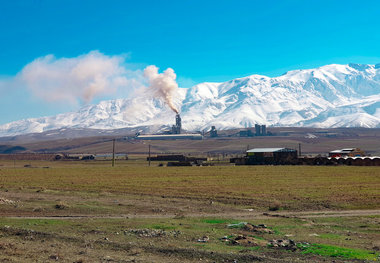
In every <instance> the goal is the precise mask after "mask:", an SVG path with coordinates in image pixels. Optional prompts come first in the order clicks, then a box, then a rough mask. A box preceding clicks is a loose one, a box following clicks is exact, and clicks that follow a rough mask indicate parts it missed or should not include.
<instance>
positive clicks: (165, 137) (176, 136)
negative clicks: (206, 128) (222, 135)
mask: <svg viewBox="0 0 380 263" xmlns="http://www.w3.org/2000/svg"><path fill="white" fill-rule="evenodd" d="M136 139H138V140H202V139H203V136H202V135H201V134H151V135H138V136H136Z"/></svg>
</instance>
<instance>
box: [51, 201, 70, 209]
mask: <svg viewBox="0 0 380 263" xmlns="http://www.w3.org/2000/svg"><path fill="white" fill-rule="evenodd" d="M54 207H55V209H60V210H62V209H67V208H69V206H68V205H67V204H66V203H64V202H59V203H58V204H56V205H55V206H54Z"/></svg>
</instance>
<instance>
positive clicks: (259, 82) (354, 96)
mask: <svg viewBox="0 0 380 263" xmlns="http://www.w3.org/2000/svg"><path fill="white" fill-rule="evenodd" d="M173 103H174V105H175V106H176V107H177V108H178V109H180V113H181V117H182V125H183V128H184V129H186V130H189V131H199V130H209V129H210V127H211V126H216V128H217V129H233V128H243V127H252V126H254V125H255V124H266V125H267V126H294V127H317V128H337V127H368V128H379V127H380V64H376V65H367V64H348V65H339V64H332V65H326V66H322V67H319V68H315V69H307V70H294V71H289V72H286V73H285V74H283V75H281V76H279V77H274V78H270V77H267V76H262V75H251V76H248V77H243V78H238V79H234V80H231V81H227V82H223V83H215V82H205V83H200V84H198V85H196V86H193V87H191V88H188V89H185V88H179V89H178V90H177V92H176V94H174V96H173ZM174 118H175V113H174V112H173V111H172V110H170V108H169V107H168V106H167V105H166V104H165V102H163V101H161V100H160V99H158V98H154V97H152V96H151V95H149V93H141V94H140V95H135V96H134V97H131V98H126V99H116V100H109V101H102V102H100V103H98V104H96V105H85V106H83V107H82V108H80V109H79V110H78V111H74V112H69V113H63V114H58V115H56V116H50V117H41V118H31V119H25V120H19V121H15V122H11V123H8V124H4V125H1V126H0V136H1V137H4V136H14V135H19V134H27V133H39V132H45V131H49V130H59V129H63V130H64V129H71V128H74V129H82V128H86V129H100V130H112V129H122V128H128V129H133V130H134V131H143V132H160V131H163V130H165V129H168V128H169V127H170V126H171V125H172V124H174V122H175V120H174Z"/></svg>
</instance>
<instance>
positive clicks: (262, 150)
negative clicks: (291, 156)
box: [247, 148, 295, 153]
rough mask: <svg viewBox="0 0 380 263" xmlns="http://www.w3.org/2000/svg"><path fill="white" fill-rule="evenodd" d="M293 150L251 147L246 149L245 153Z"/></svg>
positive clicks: (288, 150)
mask: <svg viewBox="0 0 380 263" xmlns="http://www.w3.org/2000/svg"><path fill="white" fill-rule="evenodd" d="M293 151H295V150H293V149H288V148H253V149H250V150H248V151H247V153H269V152H293Z"/></svg>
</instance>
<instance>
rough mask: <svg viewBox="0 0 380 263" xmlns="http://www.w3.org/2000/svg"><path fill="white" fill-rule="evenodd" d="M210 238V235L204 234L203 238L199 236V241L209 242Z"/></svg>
mask: <svg viewBox="0 0 380 263" xmlns="http://www.w3.org/2000/svg"><path fill="white" fill-rule="evenodd" d="M209 240H210V238H209V237H208V236H203V237H202V238H198V240H197V242H201V243H207V242H208V241H209Z"/></svg>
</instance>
